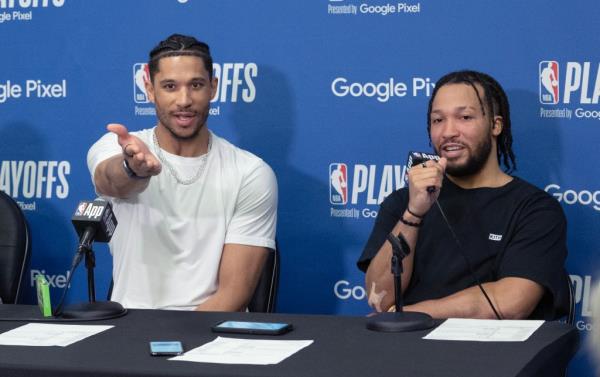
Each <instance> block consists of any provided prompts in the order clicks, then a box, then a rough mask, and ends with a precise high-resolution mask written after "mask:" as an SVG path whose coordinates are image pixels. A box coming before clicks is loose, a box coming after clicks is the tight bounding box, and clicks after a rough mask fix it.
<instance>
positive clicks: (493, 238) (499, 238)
mask: <svg viewBox="0 0 600 377" xmlns="http://www.w3.org/2000/svg"><path fill="white" fill-rule="evenodd" d="M488 239H489V240H491V241H502V235H501V234H494V233H490V236H489V237H488Z"/></svg>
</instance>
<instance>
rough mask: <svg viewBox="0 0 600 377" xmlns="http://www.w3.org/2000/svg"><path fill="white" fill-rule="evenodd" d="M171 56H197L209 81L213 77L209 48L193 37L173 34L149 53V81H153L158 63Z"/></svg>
mask: <svg viewBox="0 0 600 377" xmlns="http://www.w3.org/2000/svg"><path fill="white" fill-rule="evenodd" d="M172 56H197V57H199V58H201V59H202V62H203V63H204V68H206V71H207V72H208V77H209V79H211V80H212V77H213V66H212V65H213V60H212V57H211V56H210V48H209V47H208V45H207V44H206V43H204V42H200V41H199V40H197V39H196V38H194V37H190V36H187V35H181V34H173V35H171V36H170V37H168V38H167V39H165V40H164V41H161V42H160V43H159V44H158V45H157V46H156V47H154V48H153V49H152V51H150V60H149V61H148V70H149V71H150V81H153V80H154V75H155V74H156V73H157V72H158V62H159V60H160V59H162V58H167V57H172Z"/></svg>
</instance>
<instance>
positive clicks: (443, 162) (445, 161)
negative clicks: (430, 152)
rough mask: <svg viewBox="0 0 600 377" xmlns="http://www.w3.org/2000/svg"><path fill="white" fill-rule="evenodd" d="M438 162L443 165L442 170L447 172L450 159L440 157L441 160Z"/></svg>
mask: <svg viewBox="0 0 600 377" xmlns="http://www.w3.org/2000/svg"><path fill="white" fill-rule="evenodd" d="M438 163H439V164H440V166H441V167H442V171H443V172H445V171H446V165H448V160H447V159H446V157H442V158H440V160H439V161H438Z"/></svg>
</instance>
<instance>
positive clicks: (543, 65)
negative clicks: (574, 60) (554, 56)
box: [539, 60, 559, 105]
mask: <svg viewBox="0 0 600 377" xmlns="http://www.w3.org/2000/svg"><path fill="white" fill-rule="evenodd" d="M539 73H540V103H543V104H545V105H555V104H557V103H558V89H559V88H558V62H557V61H554V60H544V61H541V62H540V72H539Z"/></svg>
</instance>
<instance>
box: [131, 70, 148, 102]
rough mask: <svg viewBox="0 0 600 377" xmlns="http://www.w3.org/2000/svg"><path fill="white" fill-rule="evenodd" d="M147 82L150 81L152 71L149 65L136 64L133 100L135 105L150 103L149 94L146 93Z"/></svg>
mask: <svg viewBox="0 0 600 377" xmlns="http://www.w3.org/2000/svg"><path fill="white" fill-rule="evenodd" d="M146 81H150V71H149V70H148V64H146V63H135V64H134V65H133V100H134V101H135V103H148V102H149V101H148V93H146V85H145V84H144V83H145V82H146Z"/></svg>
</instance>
